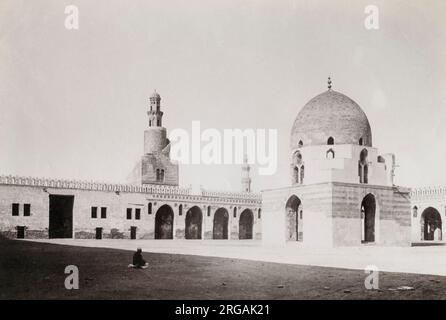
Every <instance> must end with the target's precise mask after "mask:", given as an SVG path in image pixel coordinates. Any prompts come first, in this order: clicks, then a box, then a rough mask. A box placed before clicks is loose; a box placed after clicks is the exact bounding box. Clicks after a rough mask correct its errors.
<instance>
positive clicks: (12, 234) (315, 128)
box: [0, 78, 446, 247]
mask: <svg viewBox="0 0 446 320" xmlns="http://www.w3.org/2000/svg"><path fill="white" fill-rule="evenodd" d="M147 115H148V127H147V130H146V131H145V132H144V154H143V156H142V157H141V160H140V161H139V162H138V164H137V165H136V167H135V169H134V170H133V172H132V174H131V177H132V183H131V184H107V183H98V182H91V181H76V180H57V179H45V178H31V177H17V176H0V237H3V238H78V239H98V240H100V239H106V238H109V239H188V240H189V239H196V240H199V239H214V240H225V239H228V240H262V242H263V244H265V245H284V244H286V243H289V242H301V243H302V245H304V246H310V247H311V246H317V247H319V246H320V247H337V246H361V245H392V246H409V245H411V244H413V243H417V242H429V243H431V242H441V241H442V229H443V228H442V225H443V224H442V214H441V212H442V213H443V215H446V188H444V187H437V188H423V189H412V190H411V189H409V188H405V187H400V186H396V185H395V184H394V172H395V155H393V154H380V153H379V152H378V149H377V148H375V147H374V146H373V144H372V130H371V127H370V124H369V121H368V119H367V116H366V114H365V113H364V111H363V110H362V109H361V107H360V106H359V105H358V104H357V103H356V102H355V101H353V100H352V99H351V98H349V97H347V96H345V95H344V94H342V93H340V92H337V91H335V90H333V89H332V83H331V80H330V78H329V81H328V90H326V91H325V92H323V93H321V94H319V95H317V96H315V97H314V98H312V99H311V100H310V101H309V102H308V103H307V104H305V105H304V107H303V108H302V109H301V110H300V111H299V113H298V114H297V117H296V119H295V121H294V124H293V126H292V130H291V135H290V153H289V159H290V168H289V169H290V174H289V176H290V180H289V181H288V182H284V187H283V188H278V189H272V190H263V191H262V192H261V193H260V194H258V193H253V192H251V178H250V175H249V170H250V167H249V165H248V164H247V163H245V164H244V165H243V167H242V176H241V191H240V192H217V191H210V190H205V189H201V191H200V192H199V193H198V194H196V193H193V192H192V190H191V189H190V188H183V187H180V186H179V178H178V176H179V168H178V164H177V163H175V162H174V161H172V160H171V159H170V141H169V140H168V139H167V131H166V128H164V127H163V126H162V118H163V112H162V110H161V97H160V95H159V94H158V93H156V92H155V93H154V94H153V95H152V96H151V97H150V98H149V106H148V111H147Z"/></svg>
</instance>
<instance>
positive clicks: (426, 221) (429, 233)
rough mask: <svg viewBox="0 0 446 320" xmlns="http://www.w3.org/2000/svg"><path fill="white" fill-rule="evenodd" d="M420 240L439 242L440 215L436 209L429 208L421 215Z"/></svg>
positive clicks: (440, 237)
mask: <svg viewBox="0 0 446 320" xmlns="http://www.w3.org/2000/svg"><path fill="white" fill-rule="evenodd" d="M420 225H421V240H441V239H442V232H441V231H442V230H441V215H440V213H439V212H438V210H437V209H435V208H432V207H429V208H427V209H425V210H424V211H423V213H422V214H421V221H420Z"/></svg>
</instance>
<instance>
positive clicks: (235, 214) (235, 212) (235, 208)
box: [234, 207, 237, 218]
mask: <svg viewBox="0 0 446 320" xmlns="http://www.w3.org/2000/svg"><path fill="white" fill-rule="evenodd" d="M234 218H237V207H234Z"/></svg>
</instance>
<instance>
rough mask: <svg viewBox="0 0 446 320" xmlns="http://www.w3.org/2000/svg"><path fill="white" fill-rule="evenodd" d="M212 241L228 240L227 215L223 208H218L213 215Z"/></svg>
mask: <svg viewBox="0 0 446 320" xmlns="http://www.w3.org/2000/svg"><path fill="white" fill-rule="evenodd" d="M213 222H214V223H213V232H212V238H213V239H228V224H229V213H228V210H226V209H225V208H218V209H217V211H215V213H214V221H213Z"/></svg>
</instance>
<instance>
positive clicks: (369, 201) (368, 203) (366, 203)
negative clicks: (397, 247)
mask: <svg viewBox="0 0 446 320" xmlns="http://www.w3.org/2000/svg"><path fill="white" fill-rule="evenodd" d="M361 218H362V219H361V220H362V230H363V232H362V234H363V235H362V239H361V240H362V242H375V225H376V223H375V221H376V199H375V196H374V195H373V194H371V193H369V194H367V195H366V196H365V197H364V198H363V199H362V202H361Z"/></svg>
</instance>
